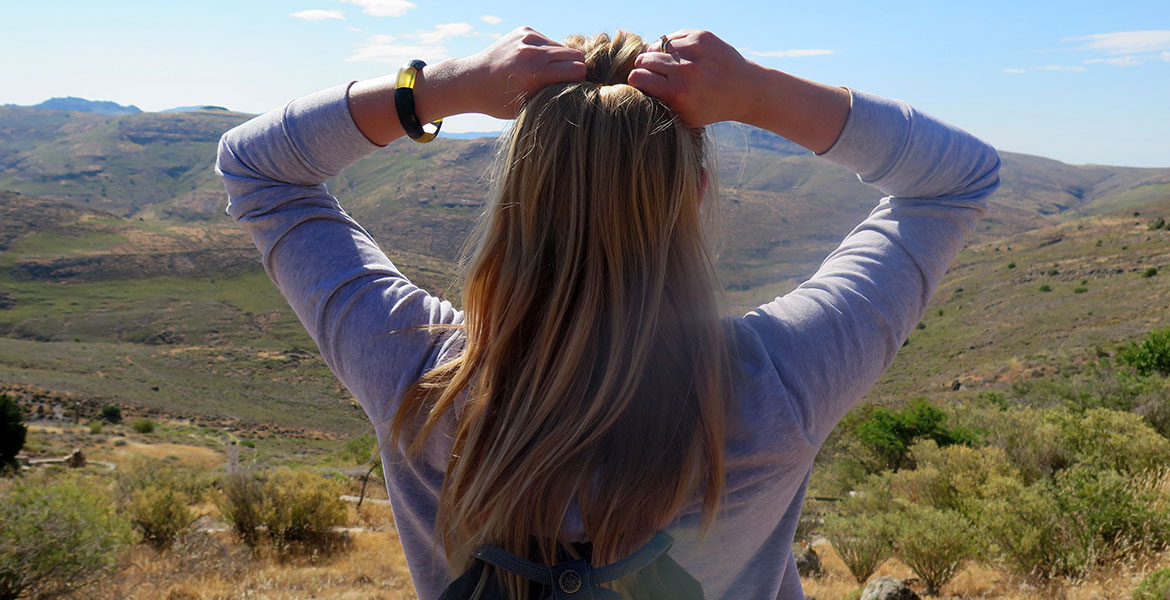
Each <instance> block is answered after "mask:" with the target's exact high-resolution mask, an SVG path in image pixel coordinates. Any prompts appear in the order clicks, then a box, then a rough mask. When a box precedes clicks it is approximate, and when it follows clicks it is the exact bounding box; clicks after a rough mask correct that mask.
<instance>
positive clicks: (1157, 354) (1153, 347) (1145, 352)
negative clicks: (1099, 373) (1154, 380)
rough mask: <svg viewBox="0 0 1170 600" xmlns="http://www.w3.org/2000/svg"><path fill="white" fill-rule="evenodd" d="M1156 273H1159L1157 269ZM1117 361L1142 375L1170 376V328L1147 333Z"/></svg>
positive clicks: (1119, 353)
mask: <svg viewBox="0 0 1170 600" xmlns="http://www.w3.org/2000/svg"><path fill="white" fill-rule="evenodd" d="M1151 268H1153V267H1151ZM1154 273H1157V269H1155V270H1154ZM1151 276H1152V275H1147V277H1151ZM1117 360H1118V361H1119V362H1121V363H1122V364H1124V365H1129V366H1131V367H1133V368H1134V370H1136V371H1137V372H1138V373H1140V374H1142V375H1150V374H1153V373H1158V374H1161V375H1170V327H1166V328H1162V329H1155V330H1154V331H1151V332H1149V333H1147V334H1146V336H1145V337H1144V338H1142V339H1141V341H1140V342H1132V343H1131V344H1130V345H1129V347H1127V348H1125V349H1123V350H1122V351H1121V352H1118V353H1117Z"/></svg>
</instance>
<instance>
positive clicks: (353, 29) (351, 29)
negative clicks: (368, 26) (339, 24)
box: [345, 27, 362, 31]
mask: <svg viewBox="0 0 1170 600" xmlns="http://www.w3.org/2000/svg"><path fill="white" fill-rule="evenodd" d="M345 30H346V31H361V30H362V28H361V27H346V28H345Z"/></svg>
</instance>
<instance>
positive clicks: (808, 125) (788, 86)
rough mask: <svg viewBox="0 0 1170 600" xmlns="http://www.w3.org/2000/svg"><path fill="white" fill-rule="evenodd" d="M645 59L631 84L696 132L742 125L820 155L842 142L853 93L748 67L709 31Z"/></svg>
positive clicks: (691, 33) (679, 37)
mask: <svg viewBox="0 0 1170 600" xmlns="http://www.w3.org/2000/svg"><path fill="white" fill-rule="evenodd" d="M666 37H667V39H668V40H669V44H668V48H667V49H668V50H669V51H670V52H661V50H662V48H661V46H660V43H659V42H652V43H651V44H650V47H649V48H647V52H646V53H644V54H641V55H640V56H638V58H637V60H636V61H635V62H634V70H633V71H630V76H629V79H628V81H629V84H630V85H632V86H634V87H636V88H638V89H640V90H642V91H643V92H645V93H647V94H649V95H651V96H654V97H655V98H658V99H659V100H662V101H663V102H665V103H666V105H667V106H669V107H670V108H671V110H673V111H675V112H676V113H678V115H679V118H681V119H682V121H683V123H684V124H685V125H687V126H688V127H702V126H704V125H708V124H711V123H716V122H719V121H739V122H741V123H747V124H748V125H755V126H756V127H760V128H763V129H767V130H769V131H771V132H773V133H777V134H779V135H782V136H784V137H786V138H788V139H789V140H792V141H793V142H796V143H797V144H800V145H801V146H804V147H805V148H808V149H809V150H812V151H813V152H816V153H821V152H825V151H827V150H828V149H829V148H831V147H832V146H833V144H834V143H836V141H837V137H838V136H839V135H840V134H841V130H842V129H843V128H844V127H845V121H846V120H847V119H848V117H849V107H850V95H849V90H847V89H845V88H840V87H834V86H830V85H825V84H823V83H817V82H815V81H809V80H807V79H801V78H799V77H794V76H792V75H789V74H787V73H784V72H782V71H778V70H776V69H769V68H765V67H762V66H760V65H758V64H756V63H754V62H752V61H750V60H747V59H745V58H744V57H743V56H742V55H740V53H739V52H737V51H736V50H735V48H732V47H731V45H730V44H728V43H727V42H724V41H723V40H721V39H719V38H718V37H716V36H715V34H713V33H711V32H709V31H700V30H696V29H684V30H682V31H678V32H675V33H672V34H670V35H668V36H666Z"/></svg>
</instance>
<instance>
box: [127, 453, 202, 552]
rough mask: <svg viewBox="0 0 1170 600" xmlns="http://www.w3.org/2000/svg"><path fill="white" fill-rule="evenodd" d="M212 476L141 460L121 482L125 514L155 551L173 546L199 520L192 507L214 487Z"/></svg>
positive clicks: (187, 467) (171, 464)
mask: <svg viewBox="0 0 1170 600" xmlns="http://www.w3.org/2000/svg"><path fill="white" fill-rule="evenodd" d="M211 477H212V476H211V473H210V472H209V471H207V470H205V469H198V468H195V467H190V466H186V465H181V464H177V463H175V462H173V461H168V460H153V459H139V460H136V461H133V462H131V463H130V464H129V465H127V467H126V468H125V469H124V470H123V471H122V474H121V475H120V476H119V478H118V489H119V495H120V498H121V501H120V503H119V504H120V506H121V508H122V511H123V512H124V513H125V514H126V515H127V516H128V517H129V519H130V522H131V523H133V524H134V526H135V528H137V529H138V531H139V532H140V533H141V534H142V539H143V541H145V542H146V543H147V544H149V545H150V546H151V547H153V548H154V549H156V550H162V549H165V548H167V547H169V546H170V545H171V543H172V542H174V541H175V540H176V539H177V538H178V537H179V536H181V535H183V534H184V533H186V532H187V531H188V530H189V529H190V527H191V524H192V523H194V521H195V519H196V518H197V517H196V515H195V514H194V512H192V510H191V508H190V505H191V504H194V503H197V502H200V501H202V500H203V498H204V497H205V496H206V494H207V491H208V490H209V489H210V487H211V483H212V478H211Z"/></svg>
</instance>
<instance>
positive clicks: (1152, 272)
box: [1142, 267, 1158, 279]
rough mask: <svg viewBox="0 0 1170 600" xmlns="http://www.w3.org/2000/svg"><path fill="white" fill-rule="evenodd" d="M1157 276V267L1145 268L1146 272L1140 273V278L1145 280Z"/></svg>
mask: <svg viewBox="0 0 1170 600" xmlns="http://www.w3.org/2000/svg"><path fill="white" fill-rule="evenodd" d="M1157 274H1158V267H1146V270H1145V271H1142V277H1145V278H1146V279H1149V278H1150V277H1153V276H1154V275H1157Z"/></svg>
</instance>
